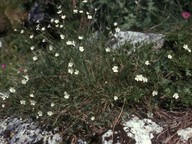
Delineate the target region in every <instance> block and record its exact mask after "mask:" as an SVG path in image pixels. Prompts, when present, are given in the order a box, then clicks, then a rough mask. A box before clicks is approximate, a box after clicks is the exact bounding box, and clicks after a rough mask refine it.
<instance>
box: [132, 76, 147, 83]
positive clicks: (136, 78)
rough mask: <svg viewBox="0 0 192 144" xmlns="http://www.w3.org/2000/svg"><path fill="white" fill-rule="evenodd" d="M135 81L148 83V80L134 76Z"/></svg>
mask: <svg viewBox="0 0 192 144" xmlns="http://www.w3.org/2000/svg"><path fill="white" fill-rule="evenodd" d="M135 80H136V81H142V82H148V79H147V78H146V77H144V76H143V75H136V77H135Z"/></svg>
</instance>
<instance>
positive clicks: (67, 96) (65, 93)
mask: <svg viewBox="0 0 192 144" xmlns="http://www.w3.org/2000/svg"><path fill="white" fill-rule="evenodd" d="M69 97H70V95H69V94H68V93H67V92H66V91H65V92H64V98H65V99H68V98H69Z"/></svg>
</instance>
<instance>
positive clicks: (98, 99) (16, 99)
mask: <svg viewBox="0 0 192 144" xmlns="http://www.w3.org/2000/svg"><path fill="white" fill-rule="evenodd" d="M57 9H58V12H57V13H58V15H57V16H56V17H55V18H53V19H50V23H48V25H42V24H41V23H37V24H36V26H35V28H33V29H26V30H24V29H22V30H17V32H16V33H17V36H18V38H19V45H18V44H17V45H15V44H14V45H15V46H16V47H17V48H20V49H21V51H22V53H25V54H26V55H27V56H26V57H25V58H24V60H25V61H21V64H20V65H18V68H19V67H20V69H19V70H18V69H12V70H11V69H10V71H11V72H8V70H9V69H5V70H3V71H1V73H2V74H3V75H2V76H4V77H6V81H7V79H9V81H8V82H4V83H6V85H5V87H4V89H7V90H9V94H4V95H2V99H3V100H2V101H0V104H1V106H2V109H3V110H2V114H4V115H12V114H15V115H19V116H22V117H33V118H35V119H38V120H39V121H40V122H42V123H46V124H52V125H54V126H61V127H62V126H63V127H64V128H65V131H64V133H65V134H66V133H67V134H73V133H85V132H84V131H86V133H91V130H92V129H94V130H95V131H97V130H98V129H99V128H100V126H101V125H102V126H104V125H105V126H106V127H110V126H111V122H112V121H114V120H115V117H117V116H118V115H119V113H120V109H121V110H122V108H124V107H128V106H130V105H134V104H135V105H137V104H141V103H145V104H147V105H148V106H149V107H150V108H151V109H153V108H154V107H155V106H163V107H168V108H174V107H176V106H178V105H179V106H191V105H192V99H191V89H192V86H191V71H192V67H191V65H190V64H191V56H190V54H191V49H190V45H189V44H190V43H189V44H188V43H186V40H185V39H182V38H183V36H185V34H184V33H178V34H174V33H172V34H170V35H169V36H168V37H167V40H172V39H173V43H172V45H168V44H166V45H165V46H164V47H163V48H161V49H159V50H155V49H154V48H153V45H152V44H143V45H139V44H138V46H136V47H135V48H134V47H133V46H132V45H130V44H125V45H124V46H122V47H121V48H119V49H116V50H114V49H112V48H110V47H107V46H106V37H105V36H104V35H102V34H100V35H99V37H98V38H94V37H93V35H92V34H91V33H90V30H91V27H88V28H87V29H84V30H83V31H82V30H81V29H80V28H79V27H77V26H78V24H79V23H81V21H82V18H83V20H86V22H87V23H88V24H91V22H92V20H93V17H92V16H93V15H92V14H91V12H86V11H82V13H80V12H79V11H78V10H77V9H70V10H71V12H73V14H72V15H70V17H68V16H67V15H65V13H64V11H63V9H62V6H58V7H57ZM71 20H74V21H73V22H72V23H73V24H72V25H71ZM70 26H71V27H70ZM117 27H118V25H117ZM53 31H55V32H56V33H54V34H56V36H57V38H56V39H55V37H53V36H52V35H51V33H50V32H53ZM183 31H185V27H184V29H183ZM91 32H92V31H91ZM16 42H17V41H16ZM14 43H15V42H14ZM169 44H170V42H169ZM24 49H25V50H24ZM130 51H131V54H130ZM12 73H13V74H12ZM11 74H12V76H11ZM150 108H149V109H150Z"/></svg>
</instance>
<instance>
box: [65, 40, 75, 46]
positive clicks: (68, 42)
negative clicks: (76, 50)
mask: <svg viewBox="0 0 192 144" xmlns="http://www.w3.org/2000/svg"><path fill="white" fill-rule="evenodd" d="M66 44H67V45H72V46H75V42H74V41H67V42H66Z"/></svg>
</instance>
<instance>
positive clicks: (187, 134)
mask: <svg viewBox="0 0 192 144" xmlns="http://www.w3.org/2000/svg"><path fill="white" fill-rule="evenodd" d="M177 134H178V135H179V136H180V139H181V141H183V142H186V141H188V139H189V138H192V128H186V129H180V130H178V131H177Z"/></svg>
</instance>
